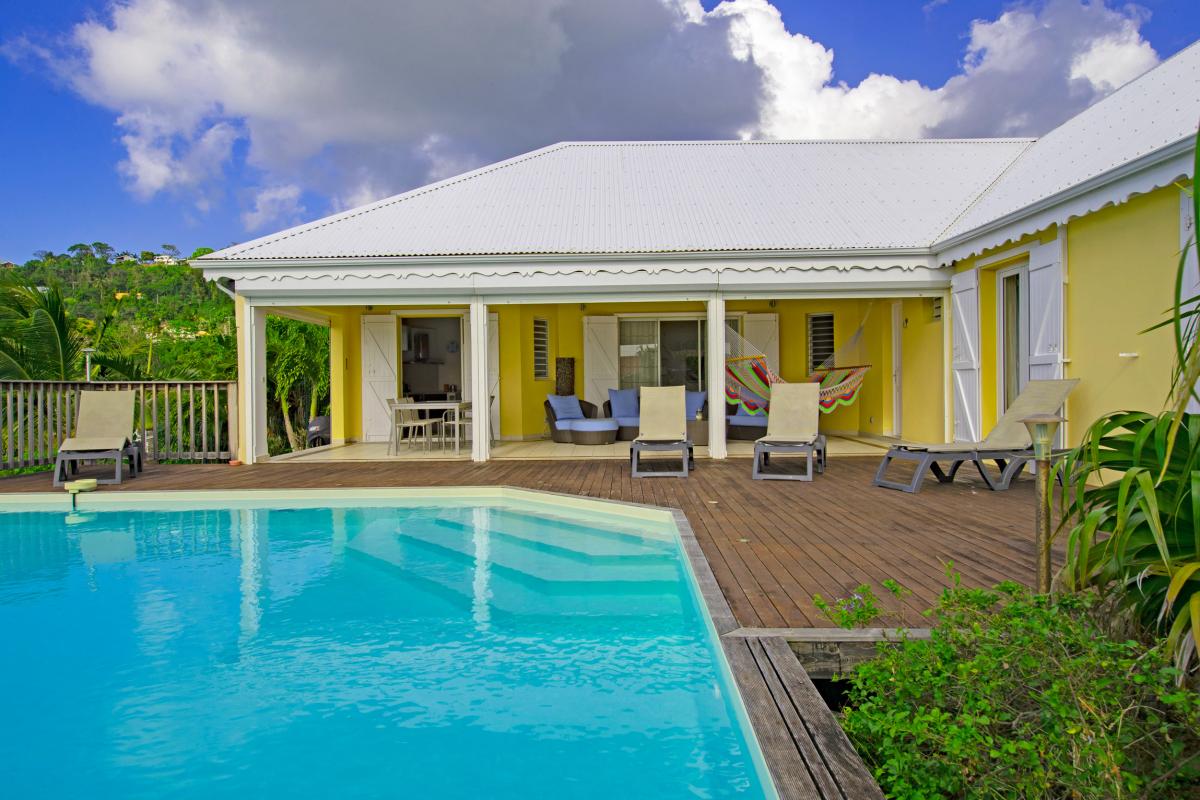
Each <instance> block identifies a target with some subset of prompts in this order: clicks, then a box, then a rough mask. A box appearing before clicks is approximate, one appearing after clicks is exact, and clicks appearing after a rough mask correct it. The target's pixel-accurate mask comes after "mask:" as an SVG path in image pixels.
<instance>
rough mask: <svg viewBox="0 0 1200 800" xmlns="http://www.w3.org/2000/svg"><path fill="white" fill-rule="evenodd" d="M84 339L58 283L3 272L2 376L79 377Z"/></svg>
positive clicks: (0, 281)
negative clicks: (36, 281)
mask: <svg viewBox="0 0 1200 800" xmlns="http://www.w3.org/2000/svg"><path fill="white" fill-rule="evenodd" d="M86 342H87V338H86V335H85V334H84V332H83V330H82V329H81V327H80V326H79V325H78V324H77V322H76V320H75V319H74V318H73V317H72V315H71V313H70V311H68V309H67V303H66V301H65V300H64V299H63V293H62V288H61V286H59V284H58V283H57V282H52V283H50V284H49V285H47V286H44V287H39V286H36V285H34V284H32V283H28V282H26V281H24V280H22V279H21V278H20V276H18V275H8V274H6V275H3V276H0V378H6V379H9V380H56V381H63V380H73V379H75V378H78V377H79V376H80V374H81V372H82V370H81V364H80V361H81V358H82V354H83V348H84V347H85V346H86Z"/></svg>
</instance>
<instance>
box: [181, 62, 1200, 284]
mask: <svg viewBox="0 0 1200 800" xmlns="http://www.w3.org/2000/svg"><path fill="white" fill-rule="evenodd" d="M1198 118H1200V43H1197V44H1193V45H1192V46H1190V47H1188V48H1186V49H1184V50H1182V51H1180V52H1179V53H1177V54H1176V55H1175V56H1174V57H1172V58H1171V59H1169V60H1167V61H1166V62H1164V63H1163V64H1161V65H1159V66H1158V67H1156V68H1155V69H1152V70H1150V71H1149V72H1147V73H1146V74H1144V75H1143V76H1141V77H1140V78H1137V79H1136V80H1134V81H1132V82H1131V83H1129V84H1127V85H1126V86H1124V87H1122V88H1121V89H1119V90H1117V91H1116V92H1114V93H1113V94H1111V95H1109V96H1108V97H1107V98H1105V99H1103V100H1101V101H1100V102H1098V103H1096V104H1095V105H1093V106H1092V107H1090V108H1088V109H1087V110H1085V111H1084V112H1082V113H1081V114H1079V115H1077V116H1076V117H1074V118H1072V119H1071V120H1068V121H1067V122H1066V123H1064V124H1063V125H1061V126H1060V127H1058V128H1057V129H1055V130H1054V131H1051V132H1050V133H1049V134H1047V135H1046V136H1044V137H1043V138H1041V139H1039V140H1037V141H1034V140H1029V139H973V140H944V139H943V140H936V139H934V140H908V141H880V140H871V141H781V142H765V141H741V142H564V143H561V144H556V145H552V146H550V147H546V148H543V149H541V150H536V151H534V152H532V153H527V154H525V155H522V156H518V157H516V158H512V159H509V160H507V161H502V162H499V163H496V164H492V165H490V166H486V167H482V168H480V169H477V170H474V171H472V172H468V173H465V174H463V175H460V176H458V177H455V178H450V179H448V180H444V181H441V182H438V183H434V184H430V185H429V186H424V187H421V188H419V189H414V190H412V191H410V192H405V193H403V194H399V195H396V196H394V197H390V198H387V199H385V200H380V201H378V202H376V203H372V204H370V205H366V206H363V207H361V208H356V209H352V210H350V211H346V212H343V213H341V214H336V215H333V216H330V217H326V218H324V219H320V220H317V221H315V222H311V223H308V224H305V225H300V226H297V227H294V228H290V229H288V230H284V231H281V232H279V233H275V234H272V235H269V236H265V237H262V238H260V239H255V240H253V241H250V242H246V243H243V244H239V245H234V246H232V247H229V248H226V249H224V250H221V251H219V252H216V253H212V254H210V255H208V256H205V257H203V258H202V259H199V260H198V261H199V265H201V266H204V267H212V266H216V265H217V264H220V263H226V264H229V263H230V262H242V263H246V262H258V261H274V260H290V259H303V260H322V259H327V260H339V259H340V260H346V261H354V260H356V259H372V258H383V259H388V258H395V259H403V258H417V259H419V258H421V257H430V258H432V257H488V256H522V255H528V256H554V255H559V254H561V255H563V256H584V257H586V256H589V255H596V256H605V255H608V256H617V255H620V254H647V255H651V254H688V253H746V254H751V253H781V254H782V253H804V252H810V253H830V254H836V253H843V254H848V253H864V252H867V253H869V252H880V251H883V252H896V251H900V252H910V251H921V252H925V253H932V252H935V251H937V252H938V253H939V256H940V257H941V260H942V261H947V260H950V259H952V258H960V257H962V256H963V255H966V254H969V253H971V252H978V251H980V250H981V249H983V248H984V247H988V246H992V245H994V244H998V243H1000V242H1001V241H1004V240H1006V239H1007V238H1014V237H1015V236H1017V235H1020V234H1022V233H1028V232H1032V231H1033V230H1037V229H1040V228H1042V227H1045V226H1046V225H1048V224H1051V223H1053V222H1063V221H1065V220H1066V219H1067V218H1068V217H1069V216H1072V215H1078V214H1080V213H1086V212H1087V211H1090V210H1094V209H1095V208H1099V207H1101V206H1102V205H1105V204H1107V203H1111V202H1121V201H1123V200H1124V199H1126V198H1127V196H1128V195H1130V194H1133V193H1137V192H1139V191H1148V190H1149V189H1151V188H1153V187H1154V186H1158V185H1165V184H1166V183H1169V182H1170V181H1172V180H1174V179H1175V178H1176V177H1178V174H1187V173H1188V172H1190V167H1188V166H1187V165H1186V164H1185V165H1184V166H1183V167H1182V168H1177V163H1183V162H1186V158H1184V157H1182V156H1181V155H1180V154H1181V153H1182V152H1183V150H1182V149H1181V148H1183V147H1185V146H1187V145H1188V143H1189V140H1190V137H1191V136H1193V135H1194V134H1195V129H1196V128H1195V126H1196V121H1197V119H1198ZM1172 148H1173V149H1172ZM1174 150H1179V151H1180V152H1179V153H1175V154H1174V156H1173V158H1174V160H1173V161H1171V162H1170V163H1167V162H1166V161H1163V159H1162V158H1159V160H1160V161H1163V163H1161V164H1158V166H1157V168H1156V170H1149V169H1144V170H1142V171H1141V172H1138V170H1141V169H1142V166H1143V164H1145V163H1148V162H1151V161H1154V159H1155V158H1158V157H1159V156H1161V155H1162V154H1163V153H1166V152H1167V151H1171V152H1172V153H1174ZM1189 152H1190V150H1189ZM1131 176H1132V177H1131ZM1118 178H1120V180H1118ZM1096 186H1103V187H1106V188H1105V189H1104V191H1096V190H1095V187H1096ZM1085 190H1087V191H1089V192H1090V194H1086V195H1084V191H1085ZM1068 199H1069V200H1070V202H1067V200H1068ZM1047 209H1050V210H1047Z"/></svg>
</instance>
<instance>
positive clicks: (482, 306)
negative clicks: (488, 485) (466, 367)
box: [470, 297, 492, 461]
mask: <svg viewBox="0 0 1200 800" xmlns="http://www.w3.org/2000/svg"><path fill="white" fill-rule="evenodd" d="M470 323H471V398H470V399H471V418H472V419H473V420H474V421H475V422H474V424H473V425H471V460H472V461H487V460H488V457H489V456H490V451H491V444H492V442H491V435H490V433H489V432H488V405H489V402H490V389H491V387H490V386H488V330H487V329H488V313H487V302H486V301H485V300H484V299H483V298H480V297H476V298H473V299H472V300H471V319H470Z"/></svg>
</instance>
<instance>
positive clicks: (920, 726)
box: [842, 582, 1200, 800]
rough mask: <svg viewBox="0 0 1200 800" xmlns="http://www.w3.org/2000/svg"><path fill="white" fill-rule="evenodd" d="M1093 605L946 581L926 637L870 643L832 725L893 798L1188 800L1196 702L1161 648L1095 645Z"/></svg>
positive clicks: (1195, 753) (1011, 587)
mask: <svg viewBox="0 0 1200 800" xmlns="http://www.w3.org/2000/svg"><path fill="white" fill-rule="evenodd" d="M1096 603H1097V600H1096V598H1095V595H1090V594H1088V595H1084V594H1077V595H1067V596H1063V597H1048V596H1033V595H1031V594H1029V592H1028V591H1027V590H1026V589H1024V588H1023V587H1020V586H1018V585H1016V584H1001V585H1000V586H998V587H996V590H995V591H985V590H981V589H966V588H962V587H961V586H959V585H957V582H956V585H955V586H954V587H953V588H951V589H948V590H946V591H945V593H944V594H943V596H942V599H941V601H940V603H939V605H938V607H937V608H936V609H935V610H934V611H933V612H932V614H933V616H934V617H935V625H934V627H933V629H932V638H931V639H929V640H927V641H925V640H921V641H918V640H907V641H903V642H901V643H899V644H895V645H889V646H885V647H881V649H880V654H879V657H878V658H877V659H875V660H874V661H871V662H869V663H866V664H863V665H861V666H859V667H858V668H857V669H856V670H855V671H854V672H853V673H852V674H851V675H849V676H848V677H847V678H845V680H848V681H849V684H850V688H849V693H848V704H847V706H846V708H845V709H844V710H843V712H842V714H843V717H842V724H843V727H844V728H845V730H846V733H847V734H848V735H849V737H850V739H851V741H853V742H854V744H855V746H856V747H857V748H858V750H859V752H860V753H861V754H862V756H863V758H864V760H865V761H866V762H867V764H868V766H869V767H870V768H871V769H872V770H873V771H874V773H875V776H876V778H877V779H878V780H879V782H880V784H881V785H882V786H883V788H884V791H885V792H886V793H887V794H888V795H889V796H891V797H897V798H906V799H907V798H913V799H914V800H917V799H920V798H1009V797H1011V798H1124V797H1153V798H1167V797H1193V796H1200V696H1197V694H1196V693H1195V692H1192V691H1190V690H1188V689H1181V688H1179V687H1178V686H1177V682H1176V681H1177V677H1178V672H1177V670H1176V669H1175V668H1174V667H1173V665H1172V664H1171V659H1170V658H1169V656H1168V654H1167V652H1166V651H1165V649H1164V648H1162V647H1158V648H1147V647H1146V646H1144V645H1142V644H1140V643H1138V642H1133V641H1115V640H1113V639H1110V638H1108V637H1107V636H1105V635H1104V633H1103V632H1102V631H1101V629H1100V627H1099V626H1098V625H1097V624H1096V622H1095V618H1097V617H1099V616H1101V609H1099V608H1098V607H1097V606H1096Z"/></svg>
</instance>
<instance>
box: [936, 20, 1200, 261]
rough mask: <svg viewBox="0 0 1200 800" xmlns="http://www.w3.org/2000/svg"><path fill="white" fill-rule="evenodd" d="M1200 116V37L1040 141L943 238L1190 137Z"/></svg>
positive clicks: (1059, 193) (1000, 217) (1045, 199)
mask: <svg viewBox="0 0 1200 800" xmlns="http://www.w3.org/2000/svg"><path fill="white" fill-rule="evenodd" d="M1198 121H1200V42H1198V43H1196V44H1193V45H1191V46H1189V47H1187V48H1185V49H1184V50H1181V51H1180V52H1179V53H1176V54H1175V55H1174V56H1172V57H1171V58H1169V59H1168V60H1166V61H1164V62H1163V63H1162V64H1160V65H1159V66H1157V67H1155V68H1154V69H1152V70H1150V71H1148V72H1146V73H1144V74H1143V75H1141V76H1140V77H1138V78H1135V79H1134V80H1132V81H1130V82H1129V83H1127V84H1125V85H1124V86H1122V87H1121V88H1120V89H1117V90H1116V91H1115V92H1113V93H1112V94H1110V95H1109V96H1108V97H1106V98H1104V99H1103V100H1101V101H1099V102H1098V103H1096V104H1095V105H1093V106H1091V107H1090V108H1087V109H1085V110H1084V111H1083V112H1081V113H1079V114H1077V115H1076V116H1074V117H1072V118H1071V119H1069V120H1067V121H1066V122H1064V123H1063V124H1062V125H1060V126H1059V127H1057V128H1055V129H1054V130H1052V131H1051V132H1050V133H1048V134H1046V135H1045V136H1043V137H1042V138H1040V139H1038V140H1037V141H1036V142H1034V144H1033V145H1031V146H1030V147H1028V148H1027V149H1026V150H1025V151H1024V152H1023V153H1022V154H1021V155H1020V157H1019V158H1017V159H1016V160H1015V161H1014V162H1013V164H1012V165H1011V166H1010V167H1009V168H1008V169H1007V170H1005V172H1004V174H1003V175H1002V176H1001V177H1000V179H999V180H997V181H996V183H995V185H994V186H992V187H990V188H989V189H988V190H987V191H986V192H984V193H983V194H982V195H981V196H980V197H979V199H978V200H976V201H975V203H973V204H972V205H971V207H970V209H968V210H967V211H966V213H964V214H963V215H962V217H961V218H959V219H958V220H956V221H955V222H954V224H953V225H951V226H950V227H949V228H948V229H947V230H946V232H945V234H944V235H942V236H941V237H939V238H940V239H942V240H950V239H954V238H956V237H961V236H964V235H967V234H969V233H970V232H971V231H974V230H977V229H979V228H981V227H984V226H986V225H988V224H989V223H994V222H996V221H998V220H1001V219H1004V218H1005V217H1009V216H1011V215H1014V214H1018V213H1019V212H1021V211H1022V210H1023V209H1027V208H1029V207H1031V206H1036V205H1037V204H1039V203H1042V202H1044V201H1047V200H1049V199H1051V198H1054V197H1056V196H1058V195H1061V194H1063V193H1064V192H1068V191H1069V190H1071V189H1073V188H1076V187H1080V186H1083V185H1084V184H1087V183H1088V182H1089V181H1093V180H1096V179H1100V178H1102V177H1103V176H1105V175H1108V174H1110V173H1112V172H1113V171H1114V170H1118V169H1119V168H1121V167H1123V166H1126V165H1131V164H1135V163H1136V162H1138V161H1139V159H1143V158H1145V157H1146V156H1150V155H1151V154H1154V153H1156V152H1158V151H1161V150H1162V149H1163V148H1166V147H1169V146H1171V145H1174V144H1177V143H1179V142H1186V141H1189V140H1191V139H1192V138H1194V137H1195V135H1196V125H1197V122H1198ZM1174 177H1175V176H1171V178H1169V179H1168V180H1170V179H1173V178H1174Z"/></svg>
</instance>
